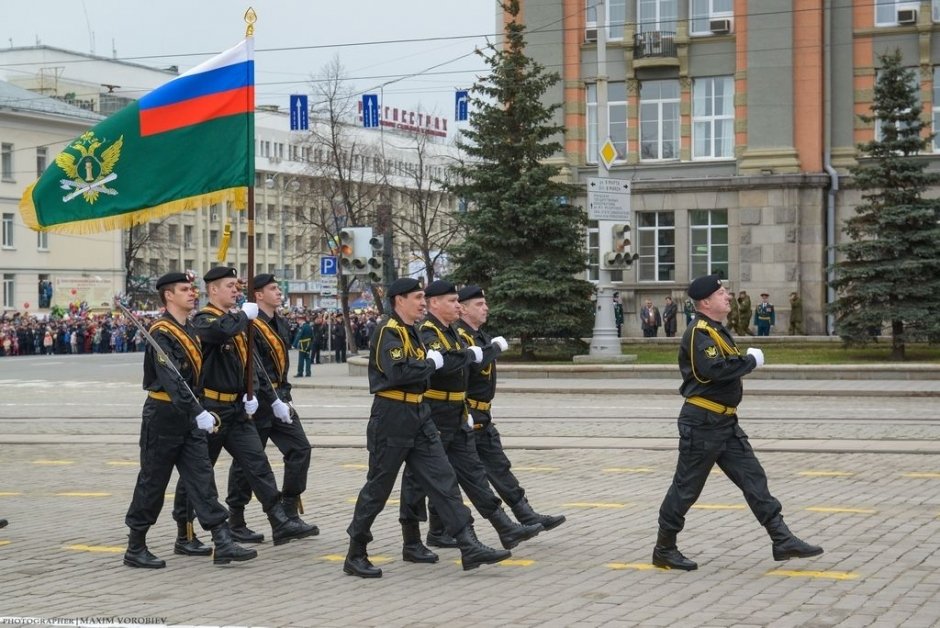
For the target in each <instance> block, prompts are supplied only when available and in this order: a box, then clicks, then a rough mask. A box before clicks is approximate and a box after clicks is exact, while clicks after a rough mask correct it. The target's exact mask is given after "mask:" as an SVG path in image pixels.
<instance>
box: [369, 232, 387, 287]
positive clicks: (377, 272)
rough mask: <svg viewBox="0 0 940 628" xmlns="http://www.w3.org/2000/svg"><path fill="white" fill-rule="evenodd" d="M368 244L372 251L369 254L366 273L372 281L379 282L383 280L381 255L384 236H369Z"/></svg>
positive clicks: (383, 249) (383, 248) (382, 254)
mask: <svg viewBox="0 0 940 628" xmlns="http://www.w3.org/2000/svg"><path fill="white" fill-rule="evenodd" d="M369 246H370V247H371V248H372V251H371V252H370V254H369V260H368V262H367V263H368V265H369V268H368V273H369V280H370V281H371V282H372V283H381V282H382V281H383V280H384V277H383V276H382V267H383V266H384V264H383V256H384V254H385V238H384V237H383V236H380V235H377V236H372V237H371V238H369Z"/></svg>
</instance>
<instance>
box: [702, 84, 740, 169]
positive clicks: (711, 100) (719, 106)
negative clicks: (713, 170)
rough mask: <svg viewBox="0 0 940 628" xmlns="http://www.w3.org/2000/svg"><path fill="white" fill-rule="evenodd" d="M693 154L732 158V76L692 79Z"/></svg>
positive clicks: (711, 157)
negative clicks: (693, 81) (693, 80)
mask: <svg viewBox="0 0 940 628" xmlns="http://www.w3.org/2000/svg"><path fill="white" fill-rule="evenodd" d="M692 157H693V158H694V159H730V158H732V157H734V79H733V78H732V77H730V76H716V77H713V78H701V79H695V83H694V84H693V86H692Z"/></svg>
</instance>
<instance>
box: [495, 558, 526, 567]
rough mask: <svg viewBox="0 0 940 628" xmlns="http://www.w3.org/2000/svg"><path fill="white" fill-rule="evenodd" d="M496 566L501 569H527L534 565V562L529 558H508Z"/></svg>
mask: <svg viewBox="0 0 940 628" xmlns="http://www.w3.org/2000/svg"><path fill="white" fill-rule="evenodd" d="M496 564H497V565H500V566H502V567H528V566H530V565H534V564H535V561H534V560H532V559H529V558H510V559H508V560H504V561H501V562H498V563H496Z"/></svg>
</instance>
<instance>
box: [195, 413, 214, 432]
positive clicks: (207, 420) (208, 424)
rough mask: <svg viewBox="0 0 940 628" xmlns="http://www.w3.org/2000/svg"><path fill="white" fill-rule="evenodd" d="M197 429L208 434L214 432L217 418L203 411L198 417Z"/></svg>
mask: <svg viewBox="0 0 940 628" xmlns="http://www.w3.org/2000/svg"><path fill="white" fill-rule="evenodd" d="M196 427H198V428H199V429H201V430H205V431H207V432H212V428H213V427H215V417H213V416H212V415H211V414H209V413H208V412H206V411H205V410H203V411H202V412H200V413H199V414H197V415H196Z"/></svg>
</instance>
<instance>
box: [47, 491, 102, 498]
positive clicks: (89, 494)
mask: <svg viewBox="0 0 940 628" xmlns="http://www.w3.org/2000/svg"><path fill="white" fill-rule="evenodd" d="M53 495H55V496H56V497H111V493H92V492H86V491H65V492H62V493H53Z"/></svg>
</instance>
